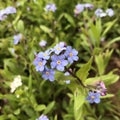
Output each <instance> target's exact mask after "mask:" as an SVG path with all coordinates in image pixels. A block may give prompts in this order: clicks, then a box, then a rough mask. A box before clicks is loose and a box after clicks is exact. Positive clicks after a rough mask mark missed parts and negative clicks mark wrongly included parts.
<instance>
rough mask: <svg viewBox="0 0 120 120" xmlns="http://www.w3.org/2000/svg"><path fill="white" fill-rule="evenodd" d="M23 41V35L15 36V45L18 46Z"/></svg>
mask: <svg viewBox="0 0 120 120" xmlns="http://www.w3.org/2000/svg"><path fill="white" fill-rule="evenodd" d="M21 39H22V34H18V35H14V44H15V45H17V44H18V43H19V41H20V40H21Z"/></svg>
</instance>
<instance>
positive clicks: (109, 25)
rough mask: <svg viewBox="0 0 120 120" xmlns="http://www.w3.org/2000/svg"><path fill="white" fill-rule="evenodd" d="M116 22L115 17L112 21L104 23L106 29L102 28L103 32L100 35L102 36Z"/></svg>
mask: <svg viewBox="0 0 120 120" xmlns="http://www.w3.org/2000/svg"><path fill="white" fill-rule="evenodd" d="M116 22H117V19H115V20H114V21H112V22H108V23H106V24H105V26H106V29H105V30H104V32H103V34H102V35H101V36H103V37H104V36H105V35H106V34H107V33H108V31H109V30H110V29H111V28H112V26H113V25H114V24H115V23H116Z"/></svg>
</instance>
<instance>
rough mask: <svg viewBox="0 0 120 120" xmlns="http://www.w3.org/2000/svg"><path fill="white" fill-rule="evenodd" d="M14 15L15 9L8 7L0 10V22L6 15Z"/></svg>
mask: <svg viewBox="0 0 120 120" xmlns="http://www.w3.org/2000/svg"><path fill="white" fill-rule="evenodd" d="M13 13H16V8H14V7H12V6H9V7H7V8H5V9H3V10H0V21H2V20H4V19H5V18H6V17H7V15H8V14H13Z"/></svg>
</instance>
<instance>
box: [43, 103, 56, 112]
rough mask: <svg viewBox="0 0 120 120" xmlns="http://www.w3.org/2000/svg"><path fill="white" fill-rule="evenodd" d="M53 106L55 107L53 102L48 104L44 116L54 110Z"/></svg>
mask: <svg viewBox="0 0 120 120" xmlns="http://www.w3.org/2000/svg"><path fill="white" fill-rule="evenodd" d="M54 106H55V101H53V102H50V103H49V104H48V106H47V107H46V109H45V111H44V114H48V113H49V112H50V111H51V110H52V109H53V108H54Z"/></svg>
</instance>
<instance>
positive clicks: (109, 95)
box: [100, 94, 114, 98]
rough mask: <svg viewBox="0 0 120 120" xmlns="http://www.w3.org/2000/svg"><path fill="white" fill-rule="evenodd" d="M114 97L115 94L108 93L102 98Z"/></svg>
mask: <svg viewBox="0 0 120 120" xmlns="http://www.w3.org/2000/svg"><path fill="white" fill-rule="evenodd" d="M111 97H114V94H107V95H105V96H101V97H100V98H111Z"/></svg>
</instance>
